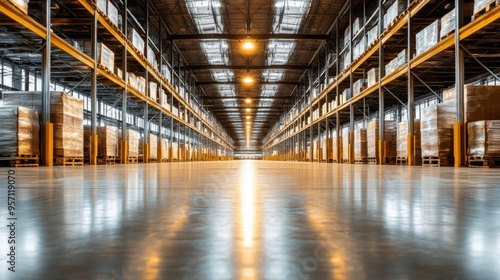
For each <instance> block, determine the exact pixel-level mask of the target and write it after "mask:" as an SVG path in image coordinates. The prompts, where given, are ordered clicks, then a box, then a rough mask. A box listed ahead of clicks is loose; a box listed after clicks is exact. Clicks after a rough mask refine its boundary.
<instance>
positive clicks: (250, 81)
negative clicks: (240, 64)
mask: <svg viewBox="0 0 500 280" xmlns="http://www.w3.org/2000/svg"><path fill="white" fill-rule="evenodd" d="M243 82H244V83H245V84H251V83H253V79H252V78H251V77H249V76H246V77H245V78H244V79H243Z"/></svg>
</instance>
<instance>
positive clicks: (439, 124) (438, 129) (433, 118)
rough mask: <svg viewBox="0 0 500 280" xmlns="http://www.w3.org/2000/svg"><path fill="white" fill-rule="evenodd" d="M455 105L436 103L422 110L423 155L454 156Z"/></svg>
mask: <svg viewBox="0 0 500 280" xmlns="http://www.w3.org/2000/svg"><path fill="white" fill-rule="evenodd" d="M455 119H456V109H455V106H449V105H446V104H436V105H433V106H430V107H427V108H424V109H423V110H422V118H421V121H420V131H421V137H422V156H423V157H439V158H450V157H453V156H454V155H453V123H454V122H455Z"/></svg>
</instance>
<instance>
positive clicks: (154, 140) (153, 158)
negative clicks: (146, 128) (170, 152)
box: [138, 134, 158, 162]
mask: <svg viewBox="0 0 500 280" xmlns="http://www.w3.org/2000/svg"><path fill="white" fill-rule="evenodd" d="M148 146H149V157H148V162H157V161H158V137H157V136H156V135H154V134H149V136H148ZM138 148H139V161H140V162H144V160H143V159H144V151H143V148H144V137H141V138H140V139H139V147H138Z"/></svg>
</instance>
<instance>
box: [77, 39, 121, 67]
mask: <svg viewBox="0 0 500 280" xmlns="http://www.w3.org/2000/svg"><path fill="white" fill-rule="evenodd" d="M82 47H83V52H84V53H85V54H86V55H88V56H91V55H92V42H91V41H83V42H82ZM96 59H97V61H98V62H99V63H100V64H101V65H102V66H104V67H106V68H108V69H110V70H111V71H113V70H114V69H115V53H114V52H113V51H112V50H111V49H109V48H108V47H107V46H106V45H105V44H103V43H99V42H98V43H97V54H96Z"/></svg>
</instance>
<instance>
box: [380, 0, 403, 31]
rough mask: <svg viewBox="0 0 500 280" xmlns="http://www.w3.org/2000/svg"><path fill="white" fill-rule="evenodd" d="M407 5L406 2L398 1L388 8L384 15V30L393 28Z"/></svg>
mask: <svg viewBox="0 0 500 280" xmlns="http://www.w3.org/2000/svg"><path fill="white" fill-rule="evenodd" d="M387 2H389V1H387ZM406 4H407V1H405V0H396V1H394V2H393V3H392V4H391V5H390V6H389V7H388V8H387V11H386V13H385V14H384V29H387V28H388V27H390V26H392V24H393V23H394V22H395V20H396V18H398V16H399V15H400V14H401V13H402V12H403V11H404V10H405V9H406Z"/></svg>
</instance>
